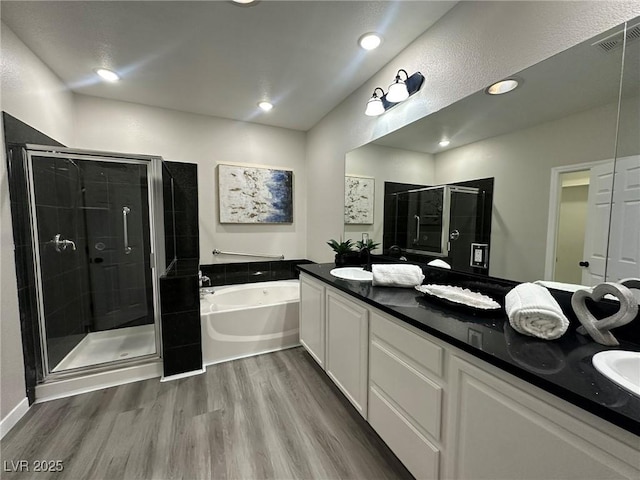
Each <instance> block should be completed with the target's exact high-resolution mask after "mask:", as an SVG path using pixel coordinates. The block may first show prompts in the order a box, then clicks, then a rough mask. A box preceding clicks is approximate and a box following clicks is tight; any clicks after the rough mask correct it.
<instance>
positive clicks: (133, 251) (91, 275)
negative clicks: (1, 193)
mask: <svg viewBox="0 0 640 480" xmlns="http://www.w3.org/2000/svg"><path fill="white" fill-rule="evenodd" d="M23 158H24V166H25V173H26V179H25V180H26V187H27V188H26V190H27V197H28V201H29V214H30V222H31V235H32V239H31V241H32V246H33V263H34V272H35V287H36V303H37V309H38V319H39V325H38V332H39V343H40V345H39V348H40V353H41V363H42V375H41V379H45V380H46V379H55V378H56V376H60V375H67V374H68V373H70V372H85V371H92V370H94V369H96V368H97V367H105V366H111V365H114V364H115V365H117V364H123V363H125V362H129V361H131V360H141V359H147V358H149V359H151V358H154V357H158V356H159V348H158V345H159V344H160V343H159V335H158V328H157V325H158V311H159V308H158V307H157V305H158V285H157V278H156V277H157V275H156V272H158V271H159V270H158V265H156V262H157V261H159V260H161V258H160V257H163V256H164V255H157V254H156V253H157V252H156V247H157V246H158V245H159V244H160V241H158V239H157V238H156V234H155V233H154V232H156V228H155V227H156V224H157V222H158V219H157V218H155V216H154V213H153V212H154V211H156V210H155V205H156V202H159V201H161V199H159V198H157V197H159V195H158V192H157V191H156V184H158V185H160V189H161V180H159V178H160V172H161V160H160V159H159V158H157V157H145V156H133V155H127V156H121V155H118V154H105V153H98V152H96V153H94V152H82V151H77V150H70V149H52V148H51V147H36V146H28V147H27V149H26V151H25V155H24V157H23ZM158 238H162V237H161V236H160V237H158ZM161 248H162V247H161Z"/></svg>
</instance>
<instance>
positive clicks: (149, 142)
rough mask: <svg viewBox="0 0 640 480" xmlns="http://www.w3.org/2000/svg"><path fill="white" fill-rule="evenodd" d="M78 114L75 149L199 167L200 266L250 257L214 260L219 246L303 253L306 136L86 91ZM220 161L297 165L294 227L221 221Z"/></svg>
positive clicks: (289, 255)
mask: <svg viewBox="0 0 640 480" xmlns="http://www.w3.org/2000/svg"><path fill="white" fill-rule="evenodd" d="M75 119H76V124H75V129H74V132H75V137H74V142H73V146H74V147H78V148H87V149H92V150H107V151H115V152H125V153H139V154H150V155H160V156H162V157H163V158H164V159H165V160H172V161H177V162H191V163H197V164H198V191H199V207H200V222H199V223H200V262H201V263H203V264H206V263H214V262H216V261H220V262H228V261H240V260H245V261H246V260H247V258H245V257H230V256H219V257H215V258H214V256H213V254H212V253H211V252H212V250H213V249H214V248H217V249H219V250H223V251H231V252H247V253H267V254H276V255H279V254H284V255H285V256H286V258H305V257H306V231H307V217H306V190H307V188H306V179H307V172H306V165H305V139H306V135H305V133H303V132H299V131H294V130H288V129H284V128H276V127H267V126H264V125H258V124H253V123H246V122H238V121H232V120H226V119H222V118H214V117H208V116H203V115H195V114H190V113H184V112H178V111H175V110H167V109H162V108H156V107H148V106H144V105H138V104H134V103H127V102H117V101H114V100H106V99H101V98H96V97H88V96H84V95H77V96H76V110H75ZM218 163H240V164H252V165H253V164H255V165H262V166H269V167H278V168H284V169H291V170H293V175H294V220H293V224H287V225H275V224H274V225H231V224H220V223H219V221H218V191H217V184H216V182H217V180H216V179H217V176H216V175H217V172H216V165H217V164H218ZM250 260H254V261H255V260H257V259H256V258H251V259H250Z"/></svg>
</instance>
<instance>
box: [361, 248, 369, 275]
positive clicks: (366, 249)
mask: <svg viewBox="0 0 640 480" xmlns="http://www.w3.org/2000/svg"><path fill="white" fill-rule="evenodd" d="M362 252H365V253H366V255H367V263H366V264H365V265H364V266H363V267H362V268H364V269H365V270H366V271H367V272H370V271H371V251H370V250H369V249H368V248H367V247H364V248H363V249H362V250H360V253H362Z"/></svg>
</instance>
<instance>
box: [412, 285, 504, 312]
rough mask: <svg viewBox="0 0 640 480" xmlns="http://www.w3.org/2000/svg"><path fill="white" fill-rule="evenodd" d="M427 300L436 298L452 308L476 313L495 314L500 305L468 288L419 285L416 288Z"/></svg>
mask: <svg viewBox="0 0 640 480" xmlns="http://www.w3.org/2000/svg"><path fill="white" fill-rule="evenodd" d="M415 288H416V290H418V291H419V292H420V293H423V294H424V295H425V296H426V297H427V298H434V299H437V300H439V301H440V302H442V303H444V304H446V305H448V306H451V307H463V308H465V309H471V310H474V311H483V312H495V311H498V310H500V308H501V307H500V304H499V303H498V302H496V301H495V300H494V299H493V298H491V297H489V296H487V295H483V294H482V293H478V292H473V291H471V290H468V289H466V288H461V287H453V286H451V285H433V284H430V285H418V286H417V287H415Z"/></svg>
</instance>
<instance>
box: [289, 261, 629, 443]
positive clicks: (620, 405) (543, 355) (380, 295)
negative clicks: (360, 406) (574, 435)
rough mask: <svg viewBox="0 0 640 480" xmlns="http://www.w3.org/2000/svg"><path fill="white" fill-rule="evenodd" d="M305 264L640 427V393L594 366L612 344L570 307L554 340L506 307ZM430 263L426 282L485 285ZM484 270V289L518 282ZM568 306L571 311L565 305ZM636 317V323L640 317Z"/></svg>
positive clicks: (489, 358) (475, 351) (454, 341)
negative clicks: (432, 295)
mask: <svg viewBox="0 0 640 480" xmlns="http://www.w3.org/2000/svg"><path fill="white" fill-rule="evenodd" d="M298 268H299V270H300V271H301V272H303V273H306V274H308V275H310V276H312V277H314V278H317V279H319V280H321V281H323V282H325V283H327V284H329V285H331V286H332V287H334V288H337V289H338V290H341V291H342V292H345V293H347V294H349V295H351V296H353V297H354V298H356V299H359V300H361V301H363V302H365V303H368V304H369V305H372V306H374V307H376V308H378V309H380V310H382V311H384V312H386V313H388V314H390V315H392V316H394V317H395V318H398V319H400V320H402V321H404V322H407V323H409V324H410V325H413V326H414V327H416V328H419V329H421V330H423V331H424V332H427V333H429V334H431V335H433V336H435V337H438V338H440V339H442V340H444V341H446V342H448V343H450V344H451V345H453V346H455V347H458V348H460V349H462V350H464V351H466V352H468V353H470V354H472V355H474V356H476V357H478V358H480V359H482V360H484V361H486V362H488V363H491V364H493V365H495V366H496V367H498V368H501V369H503V370H505V371H507V372H509V373H511V374H513V375H514V376H516V377H518V378H521V379H522V380H525V381H527V382H529V383H531V384H533V385H535V386H537V387H539V388H542V389H543V390H546V391H547V392H549V393H551V394H553V395H555V396H557V397H559V398H561V399H563V400H565V401H568V402H569V403H572V404H574V405H576V406H578V407H580V408H583V409H584V410H586V411H588V412H590V413H592V414H594V415H596V416H598V417H601V418H603V419H605V420H607V421H609V422H611V423H613V424H615V425H617V426H618V427H620V428H623V429H625V430H627V431H629V432H631V433H634V434H636V435H640V397H636V396H634V395H633V394H631V393H629V392H627V391H625V390H624V389H622V388H620V387H618V386H617V385H615V384H614V383H613V382H611V381H610V380H608V379H607V378H606V377H604V376H603V375H600V374H599V373H598V372H597V371H596V370H595V368H594V367H593V365H592V363H591V357H592V356H593V355H594V354H595V353H597V352H600V351H603V350H608V348H607V347H604V346H602V345H599V344H597V343H595V342H593V341H591V340H590V339H589V338H586V337H584V336H582V335H580V334H578V333H576V331H575V329H576V326H577V324H576V323H575V316H573V315H568V316H570V317H573V320H572V324H571V326H570V328H569V331H568V332H567V333H566V334H565V335H564V336H562V337H561V338H560V339H558V340H554V341H543V340H539V339H536V338H533V337H526V336H524V335H520V334H518V333H516V332H515V331H514V330H513V329H512V328H511V326H510V325H509V322H508V320H507V318H506V315H505V313H504V311H500V312H499V313H494V314H488V313H485V312H483V313H481V314H478V315H476V314H472V313H466V312H463V311H462V310H454V309H452V308H449V307H446V306H443V305H441V304H439V303H435V302H433V301H431V300H427V299H425V298H424V297H423V296H422V295H421V294H420V293H419V292H417V291H415V290H413V289H402V288H384V287H372V286H371V283H368V282H354V281H348V280H340V279H337V278H335V277H333V276H332V275H331V274H330V273H329V272H330V271H331V269H333V268H335V265H334V264H333V263H331V264H314V265H300V266H299V267H298ZM424 269H425V274H426V276H427V278H426V279H425V281H424V283H430V282H433V283H444V282H450V283H456V284H458V285H461V284H462V282H463V281H465V280H466V282H467V284H466V285H467V286H468V284H469V283H471V284H473V286H475V287H476V288H475V289H476V290H479V289H480V288H479V287H478V285H483V284H482V283H479V282H480V280H479V278H478V276H473V275H465V274H461V273H458V272H444V271H441V270H440V269H434V268H429V267H425V268H424ZM484 278H485V282H484V285H486V286H487V288H486V289H483V293H487V294H489V295H492V296H493V297H494V298H496V299H497V300H499V301H500V297H501V295H504V294H505V293H506V292H507V291H508V290H509V289H510V288H512V287H513V286H515V285H516V282H509V281H506V280H501V279H495V278H487V277H484ZM552 293H553V294H554V295H557V296H559V297H561V296H562V295H559V294H560V293H561V292H557V291H555V290H554V291H552ZM502 298H503V297H502ZM558 299H559V300H560V302H559V303H560V305H561V306H562V307H563V308H564V307H565V302H564V301H563V299H562V298H558ZM565 313H567V314H568V313H569V311H568V310H566V309H565ZM634 322H635V323H636V324H637V323H638V320H637V319H636V320H635V321H634ZM634 322H632V323H634ZM629 326H631V324H629ZM638 327H640V325H635V326H634V328H635V329H636V331H637V329H638ZM623 328H624V327H623ZM620 330H622V329H619V330H618V331H620ZM636 331H634V330H627V332H625V333H626V335H625V336H623V335H620V337H619V340H620V347H619V348H620V349H623V350H631V351H640V343H636V342H634V341H630V340H628V338H631V339H635V338H637V336H636ZM625 338H627V339H626V340H625Z"/></svg>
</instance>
